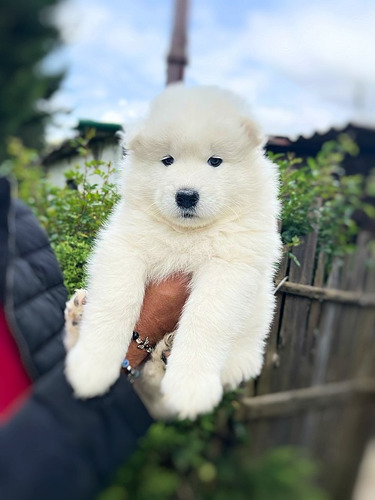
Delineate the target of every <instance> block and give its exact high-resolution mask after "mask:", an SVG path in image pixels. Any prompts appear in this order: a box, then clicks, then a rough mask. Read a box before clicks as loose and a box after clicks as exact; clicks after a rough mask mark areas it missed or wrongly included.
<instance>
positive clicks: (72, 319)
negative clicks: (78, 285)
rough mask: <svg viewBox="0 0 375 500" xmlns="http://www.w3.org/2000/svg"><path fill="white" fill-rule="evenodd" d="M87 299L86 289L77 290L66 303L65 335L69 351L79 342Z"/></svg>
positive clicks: (66, 346) (65, 343)
mask: <svg viewBox="0 0 375 500" xmlns="http://www.w3.org/2000/svg"><path fill="white" fill-rule="evenodd" d="M86 301H87V292H86V290H76V292H75V294H74V295H73V296H72V297H71V299H70V300H69V301H68V302H67V303H66V305H65V311H64V316H65V337H64V345H65V348H66V350H67V351H69V350H70V349H71V348H72V347H73V346H74V345H75V344H76V342H77V340H78V337H79V327H80V324H81V320H82V314H83V309H84V306H85V304H86Z"/></svg>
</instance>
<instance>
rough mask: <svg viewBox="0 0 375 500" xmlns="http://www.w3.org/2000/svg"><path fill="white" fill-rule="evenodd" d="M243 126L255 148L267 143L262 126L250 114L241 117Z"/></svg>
mask: <svg viewBox="0 0 375 500" xmlns="http://www.w3.org/2000/svg"><path fill="white" fill-rule="evenodd" d="M241 127H242V128H243V129H244V130H245V132H246V134H247V136H248V138H249V139H250V141H251V144H252V146H253V147H255V148H262V147H263V146H265V144H266V136H265V135H264V133H263V131H262V129H261V127H260V126H259V125H258V124H257V123H256V122H255V121H254V120H252V119H251V118H249V117H248V116H244V117H243V118H242V119H241Z"/></svg>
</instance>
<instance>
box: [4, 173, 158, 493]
mask: <svg viewBox="0 0 375 500" xmlns="http://www.w3.org/2000/svg"><path fill="white" fill-rule="evenodd" d="M65 300H66V291H65V288H64V285H63V282H62V275H61V271H60V269H59V266H58V264H57V261H56V259H55V257H54V254H53V252H52V250H51V248H50V246H49V244H48V240H47V237H46V235H45V233H44V232H43V231H42V230H41V229H40V228H39V226H38V224H37V222H36V220H35V218H34V217H33V216H32V214H31V212H30V211H29V209H27V208H26V207H25V206H22V205H21V204H19V203H13V204H12V203H11V200H10V186H9V182H8V181H7V180H6V179H0V306H2V305H4V303H5V310H6V313H7V319H8V322H9V325H10V328H11V330H12V333H13V335H14V338H15V340H16V342H17V344H18V346H19V348H20V352H21V355H22V359H23V361H24V363H25V366H26V368H27V370H28V371H29V373H30V375H31V377H32V378H33V379H34V380H36V383H35V384H34V386H33V392H32V394H31V396H30V398H29V399H28V400H27V402H26V403H25V404H24V406H23V407H22V408H21V410H20V411H19V412H18V413H17V414H16V415H15V417H13V418H12V420H11V421H10V422H9V423H8V424H7V425H6V426H3V427H1V428H0V498H1V500H34V499H35V500H44V499H46V500H47V499H52V498H53V499H54V500H65V499H69V500H75V499H76V500H85V499H92V498H95V495H96V493H98V492H99V491H100V490H101V489H102V488H103V487H104V486H105V485H106V484H107V483H108V481H109V480H110V478H111V476H112V475H113V473H114V471H115V470H116V467H117V466H118V465H120V464H121V463H122V462H123V461H124V459H125V458H126V457H127V456H129V454H130V453H131V452H132V451H133V450H134V448H135V447H136V443H137V440H138V438H139V437H140V436H142V435H143V434H144V433H145V432H146V430H147V429H148V427H149V425H150V424H151V422H152V421H151V418H150V416H149V415H148V413H147V411H146V409H145V408H144V406H143V405H142V403H141V401H140V400H139V398H138V397H137V395H136V394H135V392H134V391H133V389H132V387H131V386H130V384H129V383H128V381H127V380H126V376H125V375H122V376H121V377H120V379H119V381H118V382H117V383H116V384H115V385H114V387H113V388H112V389H111V391H110V392H109V393H108V394H107V395H106V396H104V397H100V398H94V399H91V400H88V401H81V400H78V399H76V398H74V396H73V394H72V389H71V387H70V386H69V384H68V383H67V382H66V380H65V376H64V373H63V357H64V349H63V346H62V339H61V333H62V328H63V322H64V320H63V309H64V303H65ZM5 382H6V381H5Z"/></svg>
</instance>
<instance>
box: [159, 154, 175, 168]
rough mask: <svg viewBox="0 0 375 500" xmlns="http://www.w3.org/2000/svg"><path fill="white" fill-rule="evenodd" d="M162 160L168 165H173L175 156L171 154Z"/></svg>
mask: <svg viewBox="0 0 375 500" xmlns="http://www.w3.org/2000/svg"><path fill="white" fill-rule="evenodd" d="M161 162H162V164H163V165H165V166H166V167H169V165H172V163H174V158H173V156H170V155H168V156H164V158H162V159H161Z"/></svg>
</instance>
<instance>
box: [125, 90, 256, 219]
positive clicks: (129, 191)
mask: <svg viewBox="0 0 375 500" xmlns="http://www.w3.org/2000/svg"><path fill="white" fill-rule="evenodd" d="M262 146H263V136H262V134H261V133H260V131H259V129H258V127H257V125H256V124H255V123H254V121H253V120H252V119H251V118H250V117H249V114H248V112H247V108H246V104H245V103H244V102H243V101H242V100H241V99H240V98H239V97H237V96H236V95H233V94H232V93H230V92H228V91H224V90H221V89H218V88H216V87H190V88H188V87H184V86H182V85H172V86H170V87H168V88H167V89H166V90H165V91H164V92H163V93H162V94H161V95H160V96H158V97H157V98H156V99H155V100H154V101H153V103H152V104H151V108H150V112H149V115H148V117H147V118H146V119H145V120H144V121H143V122H142V123H140V124H139V125H138V126H137V127H136V128H135V129H134V130H133V132H132V133H130V135H129V138H128V140H127V142H126V148H127V150H128V153H129V154H128V159H127V160H126V161H127V162H128V164H129V166H130V168H129V171H128V175H127V176H126V179H125V183H124V189H125V191H126V195H127V197H128V198H131V201H132V202H133V203H135V204H136V206H137V208H138V209H142V210H144V211H147V212H148V213H150V214H151V215H152V214H154V215H155V216H158V217H159V218H160V217H161V218H163V219H166V220H168V221H169V222H170V223H172V224H174V225H177V226H182V227H199V226H205V225H208V224H211V223H212V222H213V221H215V220H217V219H220V218H223V217H226V216H235V215H237V214H238V215H239V214H240V213H242V212H243V210H244V209H246V207H247V206H248V205H249V203H251V202H252V200H253V197H254V194H256V192H257V189H259V182H260V179H259V176H258V175H257V170H259V168H258V167H257V165H256V163H257V161H258V160H259V158H262Z"/></svg>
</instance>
